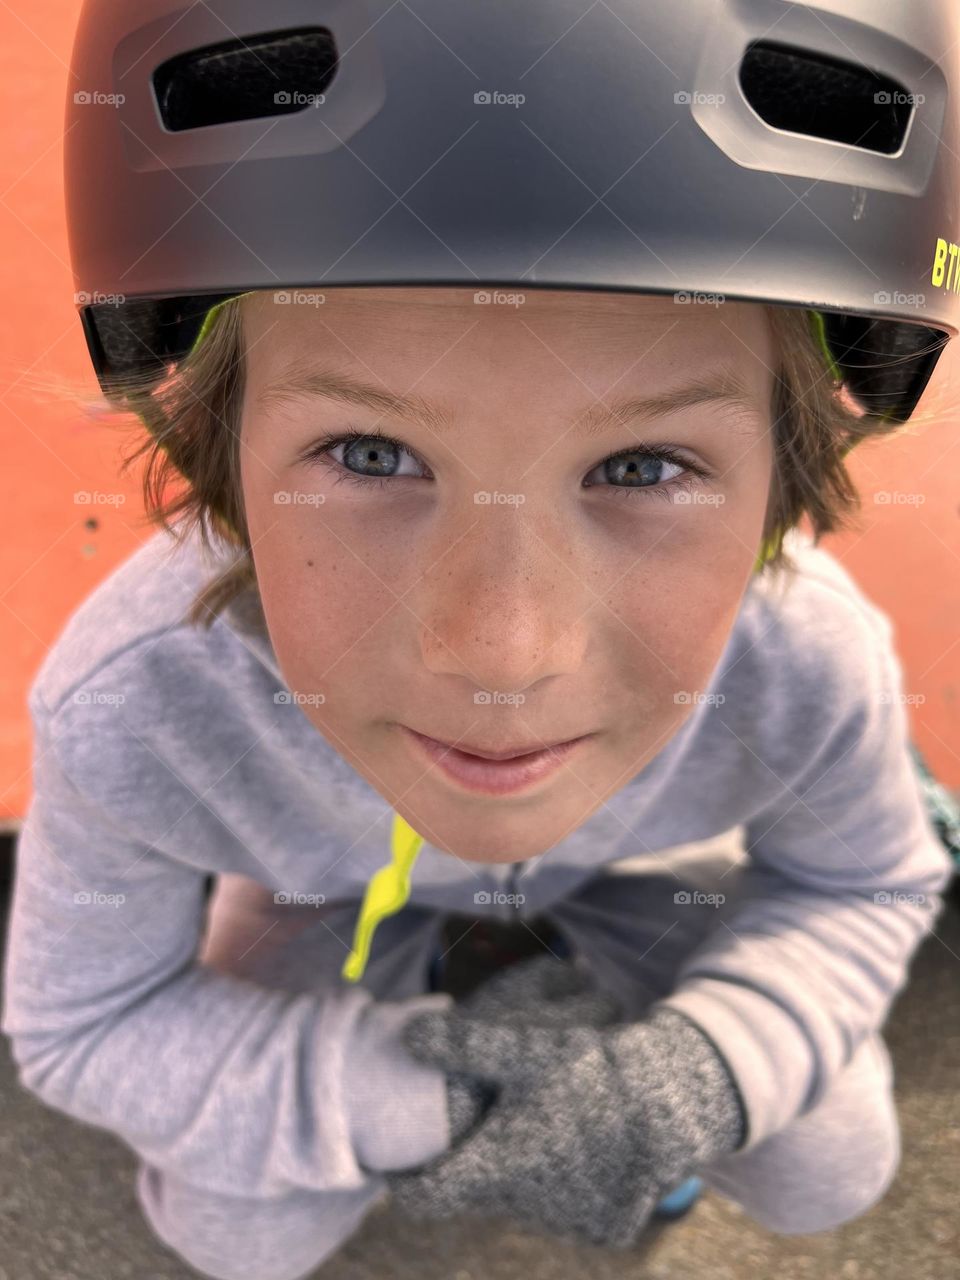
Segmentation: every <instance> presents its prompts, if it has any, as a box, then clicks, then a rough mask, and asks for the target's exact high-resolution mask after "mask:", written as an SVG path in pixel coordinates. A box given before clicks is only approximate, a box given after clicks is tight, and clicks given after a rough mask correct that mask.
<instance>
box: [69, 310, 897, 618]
mask: <svg viewBox="0 0 960 1280" xmlns="http://www.w3.org/2000/svg"><path fill="white" fill-rule="evenodd" d="M240 303H241V298H240V297H235V298H231V299H228V300H227V301H226V302H224V303H222V304H221V305H220V306H219V307H217V308H216V310H215V311H214V312H213V313H211V314H210V315H209V316H208V317H207V323H206V324H205V326H204V335H203V340H202V341H201V342H198V343H196V344H195V345H194V349H193V350H192V351H191V352H190V354H189V355H187V356H186V357H184V359H183V360H182V361H181V362H180V363H179V365H178V366H177V368H176V369H175V370H173V371H172V372H170V371H168V372H166V373H165V374H164V375H161V376H159V377H158V375H156V374H153V375H150V376H144V375H139V376H131V377H127V378H125V379H123V380H118V381H116V382H114V383H113V384H112V385H111V387H110V390H109V392H108V393H107V398H106V403H105V404H104V403H103V402H101V412H100V415H98V416H101V417H102V418H103V419H104V421H106V422H107V424H108V425H121V426H125V427H126V426H127V424H126V423H123V422H120V423H118V421H117V420H119V419H124V418H126V417H127V415H129V414H131V413H133V414H135V415H136V416H137V418H139V420H140V423H139V424H138V426H141V427H142V426H146V428H147V434H146V436H145V437H142V438H141V439H140V440H139V442H138V444H137V447H136V448H135V449H134V451H133V452H132V453H131V454H130V455H129V456H128V457H126V458H125V459H124V461H123V465H122V467H121V474H123V473H124V472H125V471H126V470H127V469H128V468H129V467H130V466H132V465H133V464H134V463H135V462H136V461H137V460H138V459H140V458H141V457H145V458H146V465H145V468H144V472H143V503H144V508H145V511H146V517H145V521H146V523H149V524H154V525H158V526H161V527H162V528H164V529H165V530H166V531H167V532H168V533H169V534H171V535H172V536H173V537H174V538H175V539H176V541H177V542H178V543H179V542H182V541H183V540H185V539H186V538H188V537H189V536H190V535H191V534H192V533H193V532H194V531H196V532H198V533H199V535H200V538H201V539H202V541H203V544H204V545H205V546H206V547H207V548H208V549H210V548H211V538H210V534H211V532H212V533H214V534H216V535H217V536H218V537H219V538H220V539H221V540H222V541H224V542H226V543H227V544H228V545H229V546H231V547H233V548H234V550H235V551H236V553H237V554H236V557H235V559H234V560H233V561H232V563H230V564H229V565H228V567H227V569H226V570H225V571H224V572H223V573H221V574H220V575H219V576H218V577H217V578H215V579H214V580H213V581H211V582H209V583H207V584H206V585H205V586H204V587H203V589H202V590H201V591H200V592H199V593H198V594H197V596H196V597H195V599H194V601H193V603H192V605H191V607H190V609H189V611H188V613H187V614H186V620H187V621H188V622H190V623H192V624H194V625H201V624H202V625H204V626H206V627H209V626H211V625H212V623H213V622H214V620H215V619H216V617H217V615H218V614H219V613H220V612H221V611H222V610H223V609H224V608H225V607H226V606H227V605H228V604H230V603H231V602H233V601H234V600H235V599H236V598H237V597H238V596H240V595H241V594H242V593H244V592H247V591H253V592H255V593H256V595H257V603H258V596H259V593H257V592H256V588H257V581H256V573H255V569H254V563H253V557H252V554H251V550H250V537H249V532H248V528H247V522H246V515H245V511H244V503H243V493H242V487H241V481H240V450H239V445H240V422H241V412H242V404H243V395H244V378H245V369H244V342H243V324H242V312H241V306H240ZM756 305H764V308H765V310H766V312H767V314H768V317H769V321H770V324H771V329H772V334H773V339H774V343H775V350H776V351H777V355H778V365H777V368H776V369H775V370H774V375H775V376H774V387H773V395H772V404H771V412H772V428H773V431H774V437H775V440H774V467H773V476H772V478H771V487H770V497H769V501H768V504H767V511H766V515H765V520H764V526H763V535H762V545H761V551H760V557H759V558H758V561H757V565H756V568H757V571H758V572H766V573H769V572H774V571H778V570H783V569H789V568H793V567H794V566H793V562H792V561H791V559H790V557H789V555H788V554H787V552H786V550H785V549H784V547H783V537H784V535H785V534H786V532H787V531H788V530H789V529H792V528H794V527H795V526H797V525H798V524H799V523H800V521H801V520H802V519H804V518H805V517H806V518H807V519H809V522H810V525H811V527H812V535H813V540H814V542H815V543H816V542H819V540H820V539H821V538H822V537H823V536H824V535H825V534H827V533H833V532H836V531H839V530H845V529H847V528H849V527H850V525H851V523H852V517H853V515H854V514H855V513H856V512H857V511H858V510H859V507H860V499H859V494H858V492H857V489H856V487H855V485H854V483H853V480H852V479H851V477H850V475H849V473H848V471H847V468H846V466H845V463H844V459H845V457H846V455H847V453H849V451H850V450H851V449H852V448H853V447H854V446H855V445H857V444H859V443H860V441H861V440H864V439H867V438H868V437H872V436H881V435H888V434H891V433H892V432H893V431H895V430H897V429H898V428H899V427H900V424H898V423H895V422H888V421H885V420H884V419H882V418H880V417H876V416H873V415H870V414H864V413H862V412H861V411H860V410H859V409H858V408H857V407H856V406H855V405H854V404H853V402H852V401H850V400H849V397H847V396H846V395H845V394H844V393H843V390H842V388H841V387H840V385H839V383H838V381H837V379H836V378H835V377H834V376H833V374H832V373H831V369H830V367H829V366H828V364H827V361H826V357H825V354H824V351H823V349H822V347H821V346H820V344H819V341H818V338H817V336H816V334H815V332H814V329H813V327H812V325H811V321H810V313H809V312H808V311H807V310H805V309H804V308H801V307H783V306H774V305H767V304H756ZM85 399H86V400H87V401H88V402H89V397H85ZM910 421H911V423H914V422H916V421H917V415H914V416H913V417H912V418H911V420H910ZM171 485H174V486H176V488H177V491H176V492H175V493H173V494H172V495H170V494H168V490H169V488H170V486H171ZM174 521H176V522H177V527H176V528H174V527H173V522H174ZM261 616H262V614H261Z"/></svg>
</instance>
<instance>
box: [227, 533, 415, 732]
mask: <svg viewBox="0 0 960 1280" xmlns="http://www.w3.org/2000/svg"><path fill="white" fill-rule="evenodd" d="M251 534H252V530H251ZM252 536H254V538H255V535H253V534H252ZM253 548H254V550H253V554H254V561H255V564H256V569H257V578H258V581H259V583H260V594H261V598H262V600H263V609H264V614H265V617H266V620H267V625H268V628H269V631H270V636H271V640H272V643H273V648H274V651H275V653H276V655H277V660H278V662H279V664H280V668H281V670H282V671H283V673H284V676H285V678H286V679H287V682H288V683H289V684H291V686H292V687H294V688H296V689H300V690H303V691H310V690H314V691H318V692H323V693H324V694H325V695H326V696H327V698H328V701H329V706H328V710H329V712H330V713H331V715H333V716H335V715H336V689H337V688H338V687H349V688H350V689H351V690H353V691H354V692H356V691H357V690H364V689H366V690H369V691H371V692H374V691H375V690H376V689H377V685H378V680H380V679H381V674H380V673H381V672H382V673H383V674H382V679H383V680H386V679H387V678H388V671H387V664H386V663H383V662H380V661H379V660H378V659H379V657H381V656H382V655H383V654H384V652H385V651H386V650H387V649H389V643H390V637H391V629H392V628H393V627H395V626H396V625H397V619H398V616H400V615H398V610H400V611H401V615H402V614H404V613H405V612H406V611H405V610H403V606H402V605H398V603H397V594H398V592H397V591H396V590H395V589H394V590H391V588H390V586H389V585H388V582H389V576H388V575H385V576H384V578H383V579H381V578H380V576H379V575H378V574H377V573H375V572H371V571H370V570H369V569H367V568H366V567H365V560H364V559H363V558H361V557H359V555H355V554H352V553H351V551H350V550H349V549H348V548H345V547H344V545H343V543H342V542H341V541H340V540H338V539H337V538H336V537H333V536H332V535H331V534H330V533H329V532H328V531H326V530H324V529H323V528H322V527H318V526H317V524H316V522H315V521H311V520H310V518H309V516H308V517H307V518H306V519H303V513H301V512H296V513H294V512H291V511H289V510H288V511H287V512H285V514H284V515H283V516H281V518H280V519H279V520H278V521H277V522H276V523H275V524H274V526H273V527H272V528H271V529H269V530H267V531H265V532H264V533H263V535H262V536H261V538H260V540H259V542H258V541H256V540H254V543H253Z"/></svg>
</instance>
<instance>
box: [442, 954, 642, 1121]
mask: <svg viewBox="0 0 960 1280" xmlns="http://www.w3.org/2000/svg"><path fill="white" fill-rule="evenodd" d="M456 1007H457V1009H458V1010H459V1011H460V1012H461V1013H462V1014H463V1015H464V1016H465V1017H469V1018H473V1019H475V1020H477V1021H482V1022H495V1023H500V1024H501V1025H511V1026H539V1027H564V1026H570V1027H575V1026H594V1027H600V1026H606V1025H608V1024H609V1023H611V1022H616V1021H617V1020H618V1018H619V1015H620V1006H619V1004H618V1003H617V1001H616V1000H615V999H614V998H613V996H612V995H609V994H608V993H606V992H602V991H600V990H599V989H598V987H597V985H596V982H595V980H594V978H593V975H592V974H591V973H589V971H587V970H585V969H582V968H579V967H577V966H576V965H575V964H572V963H570V962H569V961H566V960H560V959H557V958H556V957H555V956H552V955H538V956H534V957H533V958H532V959H529V960H519V961H516V962H514V963H513V964H509V965H505V966H504V967H503V968H502V969H499V970H497V972H496V973H495V974H494V975H493V976H492V977H491V978H488V979H487V980H486V981H485V982H484V983H483V984H482V985H481V986H480V987H478V988H477V989H476V990H475V991H472V992H471V993H470V994H469V995H468V996H466V997H465V998H464V999H461V1000H458V1001H457V1005H456ZM498 1092H499V1090H498V1088H497V1086H496V1085H495V1084H491V1083H490V1082H488V1081H485V1080H482V1079H481V1078H480V1077H478V1076H472V1075H469V1074H467V1073H465V1072H461V1071H452V1072H449V1073H448V1074H447V1111H448V1114H449V1118H450V1135H451V1139H452V1141H453V1142H457V1141H458V1140H459V1139H460V1138H462V1137H464V1136H465V1135H466V1134H467V1133H469V1132H470V1130H471V1129H472V1128H473V1127H474V1125H476V1123H477V1122H478V1121H479V1120H480V1119H481V1118H482V1117H483V1116H484V1115H485V1114H486V1112H487V1111H488V1110H489V1108H490V1106H491V1105H492V1103H493V1102H494V1100H495V1099H496V1097H497V1094H498Z"/></svg>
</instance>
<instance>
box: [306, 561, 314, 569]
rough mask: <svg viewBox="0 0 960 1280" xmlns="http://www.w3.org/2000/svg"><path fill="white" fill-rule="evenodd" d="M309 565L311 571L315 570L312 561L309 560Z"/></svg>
mask: <svg viewBox="0 0 960 1280" xmlns="http://www.w3.org/2000/svg"><path fill="white" fill-rule="evenodd" d="M307 564H308V565H309V566H310V568H311V569H312V568H313V561H312V560H308V561H307Z"/></svg>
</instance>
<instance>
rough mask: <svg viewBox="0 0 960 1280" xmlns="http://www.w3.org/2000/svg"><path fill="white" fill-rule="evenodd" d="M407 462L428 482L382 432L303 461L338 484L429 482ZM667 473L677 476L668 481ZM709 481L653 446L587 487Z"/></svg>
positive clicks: (610, 466)
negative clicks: (336, 453) (326, 472)
mask: <svg viewBox="0 0 960 1280" xmlns="http://www.w3.org/2000/svg"><path fill="white" fill-rule="evenodd" d="M340 448H342V449H343V454H342V457H341V458H336V457H334V453H333V451H334V450H335V449H340ZM404 456H406V457H407V458H410V459H412V460H413V462H414V464H415V466H418V467H421V468H423V469H424V470H426V471H427V476H429V470H428V469H427V468H425V466H424V464H423V463H421V462H420V461H419V459H418V458H417V457H416V454H414V453H413V452H412V451H411V450H410V449H408V448H407V446H406V445H405V444H403V442H402V441H400V440H395V439H393V437H392V436H387V435H384V434H382V433H381V432H380V431H377V430H372V431H365V432H361V431H347V432H343V433H342V434H340V435H337V436H334V435H331V436H325V437H324V438H323V439H322V440H319V441H316V442H315V443H314V444H313V445H312V446H311V448H310V449H309V450H308V451H307V452H306V453H305V454H303V455H302V457H301V461H303V462H321V463H323V464H324V465H326V466H327V467H328V468H329V469H330V470H331V471H333V472H334V474H335V478H336V480H337V482H338V483H339V482H340V481H342V480H346V481H349V482H350V483H351V484H359V485H370V484H373V485H377V486H379V487H380V488H383V486H384V483H385V481H387V480H391V479H396V478H409V477H411V476H412V477H414V478H426V477H425V476H424V475H423V471H417V470H409V469H408V470H401V469H400V468H401V466H402V458H403V457H404ZM331 463H332V464H333V465H332V466H331ZM398 464H399V465H398ZM363 468H369V471H368V472H367V473H364V471H363V470H362V469H363ZM665 470H666V471H672V473H673V474H667V475H665V474H664V472H665ZM597 473H599V474H600V475H601V476H602V480H601V481H600V482H599V483H597V482H596V481H591V479H590V477H591V476H595V475H596V474H597ZM684 473H685V474H684ZM709 475H710V473H709V472H708V471H707V470H706V469H705V468H703V467H701V466H698V465H697V464H696V463H693V462H690V461H689V460H688V459H686V458H682V457H680V456H679V455H678V454H676V453H675V452H674V451H673V450H672V449H668V448H666V447H665V446H663V445H656V444H649V445H643V446H642V447H640V446H637V447H636V448H633V449H624V450H621V451H620V453H615V454H611V455H610V457H608V458H605V459H604V460H603V461H602V462H601V463H599V464H598V465H597V466H596V467H594V469H593V471H591V472H590V473H589V474H588V475H587V476H586V477H585V480H584V486H585V487H586V488H591V489H592V488H609V489H613V490H614V491H615V492H618V493H622V494H625V495H631V496H632V495H636V494H643V493H652V494H656V495H657V496H659V497H667V498H670V496H671V494H672V493H673V492H674V491H676V490H678V489H689V488H690V487H691V486H692V485H694V484H696V483H698V482H699V481H702V480H706V479H708V478H709Z"/></svg>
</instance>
